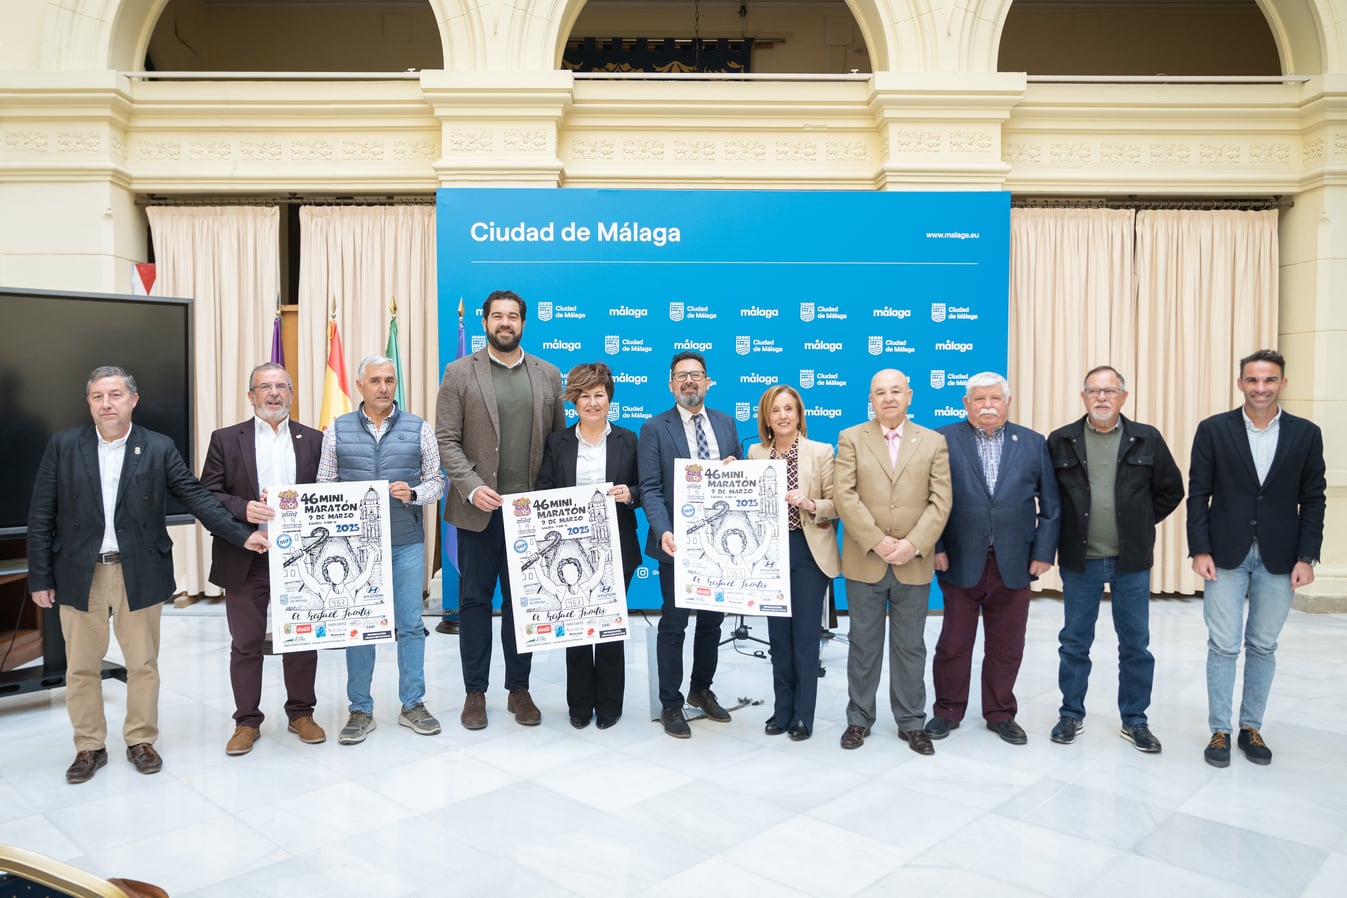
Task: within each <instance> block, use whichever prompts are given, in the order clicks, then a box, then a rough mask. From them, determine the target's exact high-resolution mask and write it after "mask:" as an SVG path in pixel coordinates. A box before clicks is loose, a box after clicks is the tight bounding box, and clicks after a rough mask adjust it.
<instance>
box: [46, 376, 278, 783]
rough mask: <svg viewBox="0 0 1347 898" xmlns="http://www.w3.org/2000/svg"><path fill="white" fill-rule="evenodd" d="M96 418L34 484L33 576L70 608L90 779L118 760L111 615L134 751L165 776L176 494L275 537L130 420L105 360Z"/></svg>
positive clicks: (219, 528)
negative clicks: (165, 621) (166, 638)
mask: <svg viewBox="0 0 1347 898" xmlns="http://www.w3.org/2000/svg"><path fill="white" fill-rule="evenodd" d="M86 397H87V399H88V402H89V413H90V415H91V416H92V417H93V424H84V425H81V426H79V427H72V428H70V429H69V430H63V431H61V432H60V433H57V434H55V435H53V436H52V438H51V441H50V442H49V443H48V444H47V450H46V452H45V453H44V454H43V456H42V464H41V465H40V466H39V468H38V472H37V480H36V482H35V483H34V484H33V502H32V505H31V507H30V511H29V516H28V567H29V574H28V583H29V585H30V586H31V588H32V590H33V601H34V602H35V603H37V604H38V605H39V606H41V607H43V608H51V607H52V606H53V605H54V604H55V605H58V606H59V607H60V614H61V633H62V635H64V636H65V644H66V711H67V712H68V713H69V714H70V723H71V725H72V726H73V728H74V730H75V752H76V754H75V760H74V762H73V763H72V764H71V765H70V767H69V769H68V770H66V781H67V782H71V783H82V782H85V781H87V780H89V779H91V778H92V777H93V775H94V774H95V773H96V772H98V769H99V768H100V767H103V766H105V765H106V764H107V762H108V752H107V747H106V742H107V729H108V728H107V719H106V718H105V717H104V714H103V680H102V676H101V669H102V663H103V655H104V653H105V652H106V651H107V647H108V617H109V616H111V618H112V625H113V629H114V630H115V631H116V633H117V645H118V646H120V647H121V650H122V654H123V655H124V656H125V658H126V721H125V724H124V726H123V730H122V732H123V735H124V737H125V739H126V744H127V749H126V757H127V759H128V760H129V761H131V763H132V764H134V765H135V768H136V770H138V771H140V772H141V773H158V772H159V770H160V769H162V767H163V759H162V758H161V757H160V756H159V753H158V752H157V751H156V750H155V748H154V742H155V740H157V739H158V738H159V614H160V611H161V610H162V606H163V602H165V601H166V600H167V599H168V598H169V597H170V596H172V595H173V592H174V590H175V588H176V584H175V582H174V579H173V557H172V551H173V541H172V540H170V539H169V537H168V529H167V528H166V527H165V525H164V515H165V505H166V502H167V497H168V494H169V493H172V494H173V496H174V497H175V498H176V499H177V500H178V501H179V502H181V503H182V504H183V506H184V507H185V508H186V509H187V510H188V511H189V512H191V513H192V514H193V515H195V516H196V517H197V518H199V519H200V520H201V522H202V523H203V524H205V525H206V527H207V529H209V530H210V531H211V532H212V533H214V534H216V535H217V536H222V537H224V538H225V539H228V540H230V541H231V542H233V543H234V544H235V545H238V546H242V547H244V548H246V549H250V550H252V551H255V552H265V551H266V549H267V541H266V537H265V536H263V535H262V534H261V533H257V532H254V531H253V530H252V529H250V528H249V527H247V526H245V525H243V524H241V523H239V522H238V521H236V520H234V518H233V517H232V516H231V515H230V514H229V512H228V511H226V510H225V509H224V507H223V506H221V505H220V503H219V502H216V501H215V499H213V498H211V494H210V493H208V492H207V491H206V490H205V488H204V487H202V486H201V483H200V482H199V481H198V480H197V479H196V478H195V477H193V476H192V472H191V471H190V470H188V468H187V465H186V463H185V462H183V460H182V456H181V455H179V454H178V450H177V447H175V446H174V445H173V441H172V440H170V439H169V438H168V437H166V436H164V435H163V434H159V433H155V432H154V431H151V430H146V429H145V428H143V427H135V428H133V427H132V426H131V413H132V411H133V410H134V409H135V407H136V403H137V402H139V401H140V395H139V394H138V393H137V392H136V381H135V378H133V377H132V376H131V375H130V374H129V373H128V372H127V371H126V370H125V369H122V368H115V367H110V366H109V367H102V368H95V369H94V371H93V373H92V374H90V375H89V381H88V384H87V387H86Z"/></svg>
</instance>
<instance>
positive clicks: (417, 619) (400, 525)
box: [318, 355, 444, 745]
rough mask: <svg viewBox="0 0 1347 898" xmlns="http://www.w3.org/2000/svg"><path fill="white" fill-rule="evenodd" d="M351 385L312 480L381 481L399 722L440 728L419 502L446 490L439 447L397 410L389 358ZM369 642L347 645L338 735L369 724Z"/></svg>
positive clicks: (365, 364)
mask: <svg viewBox="0 0 1347 898" xmlns="http://www.w3.org/2000/svg"><path fill="white" fill-rule="evenodd" d="M355 385H356V389H357V390H359V391H360V398H361V399H362V400H363V401H362V402H361V403H360V407H359V408H357V409H356V410H355V411H353V412H350V413H348V414H345V415H342V416H341V417H340V418H338V419H337V420H335V421H333V422H332V425H331V426H330V427H329V428H328V429H327V431H326V432H325V433H324V434H323V454H322V458H321V459H320V460H319V462H318V482H319V483H324V482H332V481H355V480H387V481H388V495H389V503H388V504H389V508H388V524H389V534H390V542H391V543H392V545H393V567H392V573H393V621H394V625H395V626H396V628H397V640H398V698H399V699H401V701H402V712H401V713H400V714H399V715H398V723H399V724H401V725H402V726H405V727H410V728H411V729H412V731H413V732H417V733H420V734H421V735H423V736H433V735H435V734H436V733H438V732H439V731H440V722H439V721H438V720H436V719H435V718H434V716H432V715H431V713H430V712H429V711H427V710H426V706H425V704H424V703H423V701H422V700H423V699H424V698H425V694H426V672H425V657H426V642H425V638H426V633H425V629H424V628H423V627H422V625H421V605H422V594H423V587H424V585H425V583H424V581H425V564H426V541H425V530H424V529H423V528H422V526H421V506H423V505H434V504H435V502H436V501H437V500H438V499H439V498H440V496H441V495H443V493H444V473H443V472H442V471H441V470H440V450H439V447H438V446H437V445H436V443H435V432H434V430H433V429H432V428H431V426H430V425H429V424H427V423H426V422H425V421H424V420H422V419H421V418H418V417H417V416H416V415H413V414H412V413H411V412H407V411H404V410H402V409H400V408H398V405H397V403H396V402H395V401H394V400H393V396H394V395H395V393H396V392H397V387H398V375H397V368H396V367H395V366H394V365H393V360H392V359H390V358H387V357H385V356H381V355H372V356H368V357H366V358H365V359H364V360H363V361H362V362H361V363H360V367H359V368H357V369H356V380H355ZM374 654H375V649H374V646H372V645H367V646H356V647H353V648H348V649H347V650H346V698H347V700H348V701H349V702H350V717H348V718H347V721H346V726H344V727H342V730H341V734H340V735H339V736H338V737H337V741H338V742H339V743H341V744H342V745H355V744H356V743H358V742H364V741H365V736H367V735H368V734H369V731H370V730H372V729H374V698H373V696H371V695H370V683H371V681H372V680H373V679H374Z"/></svg>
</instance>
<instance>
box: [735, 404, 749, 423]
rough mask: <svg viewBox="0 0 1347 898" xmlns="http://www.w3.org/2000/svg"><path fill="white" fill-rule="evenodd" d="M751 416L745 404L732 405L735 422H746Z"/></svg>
mask: <svg viewBox="0 0 1347 898" xmlns="http://www.w3.org/2000/svg"><path fill="white" fill-rule="evenodd" d="M751 414H752V412H751V411H750V410H749V406H748V403H747V402H736V403H735V404H734V419H735V420H736V421H747V420H748V418H749V416H750V415H751Z"/></svg>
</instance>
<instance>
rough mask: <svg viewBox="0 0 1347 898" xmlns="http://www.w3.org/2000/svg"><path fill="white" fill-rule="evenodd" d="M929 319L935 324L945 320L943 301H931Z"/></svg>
mask: <svg viewBox="0 0 1347 898" xmlns="http://www.w3.org/2000/svg"><path fill="white" fill-rule="evenodd" d="M931 320H932V321H934V322H935V323H936V324H939V323H940V322H942V321H944V320H945V304H944V303H943V302H933V303H931Z"/></svg>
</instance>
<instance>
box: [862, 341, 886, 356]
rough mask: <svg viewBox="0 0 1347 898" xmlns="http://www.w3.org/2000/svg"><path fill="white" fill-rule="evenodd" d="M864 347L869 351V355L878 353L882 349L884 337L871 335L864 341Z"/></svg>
mask: <svg viewBox="0 0 1347 898" xmlns="http://www.w3.org/2000/svg"><path fill="white" fill-rule="evenodd" d="M865 348H866V349H868V350H869V351H870V355H879V354H881V353H882V352H883V351H884V338H883V337H871V338H869V339H868V340H867V341H866V343H865Z"/></svg>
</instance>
